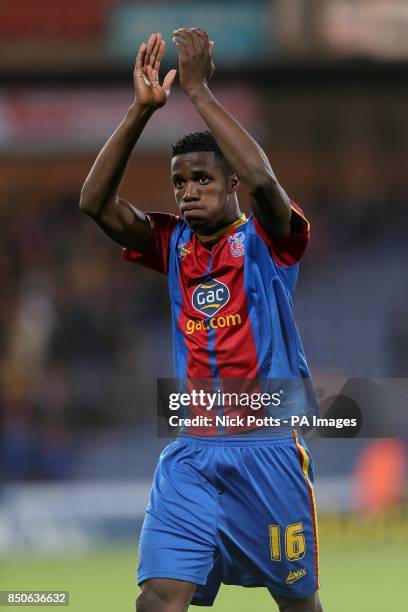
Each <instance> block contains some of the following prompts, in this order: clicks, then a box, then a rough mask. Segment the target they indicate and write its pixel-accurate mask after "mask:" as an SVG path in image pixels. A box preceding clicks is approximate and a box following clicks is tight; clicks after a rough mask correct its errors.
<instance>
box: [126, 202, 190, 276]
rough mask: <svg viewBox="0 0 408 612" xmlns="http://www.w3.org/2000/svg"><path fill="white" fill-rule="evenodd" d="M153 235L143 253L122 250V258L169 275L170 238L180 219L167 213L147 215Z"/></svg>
mask: <svg viewBox="0 0 408 612" xmlns="http://www.w3.org/2000/svg"><path fill="white" fill-rule="evenodd" d="M146 216H147V217H148V219H149V222H150V227H151V228H152V235H151V237H150V240H149V242H148V244H147V245H146V248H145V250H144V251H143V253H139V252H138V251H132V250H131V249H124V248H122V257H123V259H126V260H127V261H133V262H135V263H138V264H140V265H142V266H146V267H147V268H151V269H152V270H156V271H157V272H161V273H162V274H167V269H168V259H169V246H170V238H171V235H172V233H173V231H174V228H175V227H176V225H177V223H178V221H179V217H178V216H176V215H171V214H167V213H150V212H149V213H146Z"/></svg>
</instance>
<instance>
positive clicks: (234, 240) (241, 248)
mask: <svg viewBox="0 0 408 612" xmlns="http://www.w3.org/2000/svg"><path fill="white" fill-rule="evenodd" d="M228 244H229V247H230V249H231V255H232V256H233V257H241V256H242V255H244V253H245V234H244V232H236V233H235V234H232V236H229V237H228Z"/></svg>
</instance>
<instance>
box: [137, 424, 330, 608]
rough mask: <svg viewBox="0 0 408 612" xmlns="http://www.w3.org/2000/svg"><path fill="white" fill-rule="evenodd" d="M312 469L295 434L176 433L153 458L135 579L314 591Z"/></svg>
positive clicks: (201, 598) (210, 588)
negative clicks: (154, 464) (265, 437)
mask: <svg viewBox="0 0 408 612" xmlns="http://www.w3.org/2000/svg"><path fill="white" fill-rule="evenodd" d="M312 482H313V466H312V461H311V458H310V456H309V452H308V450H307V449H306V447H305V446H304V443H303V441H302V440H301V439H300V438H299V437H298V434H297V433H295V432H292V434H290V437H288V438H284V439H268V440H259V439H257V440H255V439H253V438H252V439H249V438H247V439H238V440H237V439H236V438H235V439H220V438H218V439H214V438H212V439H208V438H193V437H190V438H187V437H186V438H179V439H178V440H176V441H175V442H173V443H171V444H170V445H169V446H167V447H166V448H165V449H164V451H163V453H162V454H161V456H160V459H159V463H158V466H157V469H156V473H155V476H154V481H153V486H152V491H151V497H150V501H149V504H148V506H147V510H146V516H145V520H144V524H143V529H142V533H141V537H140V544H139V546H140V555H139V569H138V583H139V584H140V583H142V582H143V581H144V580H147V579H149V578H173V579H177V580H185V581H187V582H193V583H195V584H197V585H198V587H197V590H196V592H195V595H194V598H193V600H192V602H191V603H192V604H194V605H204V606H211V605H212V604H213V602H214V600H215V597H216V595H217V592H218V590H219V588H220V585H221V583H224V584H236V585H241V586H245V587H257V586H264V587H267V588H268V589H269V590H270V591H271V592H272V593H276V594H277V595H280V596H283V597H291V598H301V597H305V596H307V595H311V594H312V593H314V592H315V591H316V590H317V589H318V544H317V528H316V513H315V503H314V496H313V488H312Z"/></svg>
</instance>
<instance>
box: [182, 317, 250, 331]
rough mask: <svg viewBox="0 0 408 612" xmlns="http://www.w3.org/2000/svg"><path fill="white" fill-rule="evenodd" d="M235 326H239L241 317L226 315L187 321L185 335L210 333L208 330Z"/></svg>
mask: <svg viewBox="0 0 408 612" xmlns="http://www.w3.org/2000/svg"><path fill="white" fill-rule="evenodd" d="M235 325H241V315H240V314H239V313H237V314H228V315H224V316H222V315H221V316H219V317H212V318H211V319H206V320H203V319H188V321H187V324H186V333H187V334H194V333H195V332H200V331H210V329H222V328H224V327H235Z"/></svg>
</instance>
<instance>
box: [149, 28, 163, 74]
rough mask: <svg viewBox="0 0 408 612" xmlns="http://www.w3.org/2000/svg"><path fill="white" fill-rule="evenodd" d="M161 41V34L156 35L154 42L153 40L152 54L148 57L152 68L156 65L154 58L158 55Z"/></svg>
mask: <svg viewBox="0 0 408 612" xmlns="http://www.w3.org/2000/svg"><path fill="white" fill-rule="evenodd" d="M161 41H162V36H161V34H159V33H157V35H156V40H155V43H154V47H153V49H152V53H151V55H150V60H149V64H150V66H152V67H154V65H155V63H156V58H157V55H158V53H159V49H160V45H161Z"/></svg>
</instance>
